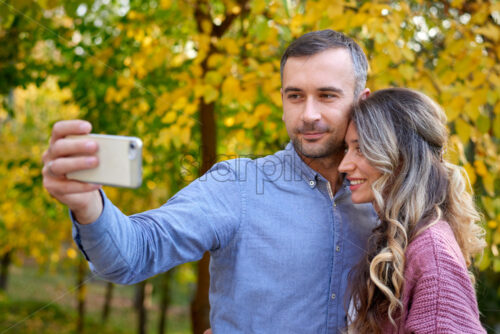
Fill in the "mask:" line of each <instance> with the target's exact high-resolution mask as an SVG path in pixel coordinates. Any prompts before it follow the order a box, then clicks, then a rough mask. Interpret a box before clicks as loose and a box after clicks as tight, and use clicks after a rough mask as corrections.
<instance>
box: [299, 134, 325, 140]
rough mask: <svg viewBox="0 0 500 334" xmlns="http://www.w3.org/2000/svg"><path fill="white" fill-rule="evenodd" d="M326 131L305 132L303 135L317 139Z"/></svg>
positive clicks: (307, 138)
mask: <svg viewBox="0 0 500 334" xmlns="http://www.w3.org/2000/svg"><path fill="white" fill-rule="evenodd" d="M324 134H325V133H324V132H303V133H302V137H303V138H304V139H306V140H316V139H319V138H321V137H323V136H324Z"/></svg>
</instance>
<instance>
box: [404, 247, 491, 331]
mask: <svg viewBox="0 0 500 334" xmlns="http://www.w3.org/2000/svg"><path fill="white" fill-rule="evenodd" d="M436 248H437V251H436ZM434 256H435V258H434V261H432V262H433V263H432V265H430V266H427V267H425V264H424V268H421V269H422V272H421V275H419V276H413V277H407V279H409V280H416V282H414V281H413V282H409V284H412V285H414V288H413V291H412V292H411V295H412V297H411V298H410V300H409V307H408V314H407V318H406V321H405V324H406V326H405V327H406V328H405V331H404V332H405V333H416V334H420V333H457V334H458V333H471V334H472V333H486V331H485V330H484V328H483V327H482V326H481V323H480V321H479V311H478V306H477V301H476V296H475V292H474V287H473V285H472V283H471V280H470V278H469V275H468V272H467V269H466V268H465V266H464V265H463V264H461V263H460V261H457V259H456V257H455V256H454V255H453V254H451V253H450V252H446V251H439V245H434ZM425 262H426V263H429V262H428V261H425ZM421 263H422V262H421Z"/></svg>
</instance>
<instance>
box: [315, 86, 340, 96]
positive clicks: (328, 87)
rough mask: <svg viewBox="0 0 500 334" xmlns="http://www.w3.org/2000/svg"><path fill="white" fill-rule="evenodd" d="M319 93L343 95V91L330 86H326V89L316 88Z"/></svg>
mask: <svg viewBox="0 0 500 334" xmlns="http://www.w3.org/2000/svg"><path fill="white" fill-rule="evenodd" d="M318 90H319V91H320V92H335V93H338V94H340V95H344V90H342V89H340V88H337V87H332V86H327V87H320V88H318Z"/></svg>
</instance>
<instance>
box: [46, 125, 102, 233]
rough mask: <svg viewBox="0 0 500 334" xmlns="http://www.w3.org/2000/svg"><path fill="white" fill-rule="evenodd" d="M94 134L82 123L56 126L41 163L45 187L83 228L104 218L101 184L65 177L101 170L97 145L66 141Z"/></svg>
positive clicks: (90, 127) (85, 141) (87, 142)
mask: <svg viewBox="0 0 500 334" xmlns="http://www.w3.org/2000/svg"><path fill="white" fill-rule="evenodd" d="M91 130H92V125H91V124H90V123H89V122H86V121H82V120H69V121H60V122H57V123H56V124H54V127H53V129H52V136H51V138H50V144H49V148H48V149H47V151H45V152H44V154H43V157H42V160H43V163H44V167H43V169H42V175H43V185H44V187H45V188H46V189H47V191H48V192H49V193H50V194H51V195H52V196H53V197H54V198H55V199H57V200H58V201H59V202H61V203H63V204H65V205H67V206H68V207H69V208H70V210H71V211H72V212H73V214H74V216H75V219H76V220H77V221H78V222H79V223H80V224H90V223H92V222H94V221H95V220H96V219H97V218H99V216H100V215H101V212H102V208H103V204H102V199H101V195H100V194H99V192H98V189H99V188H100V187H101V186H100V185H98V184H92V183H85V182H80V181H76V180H71V179H68V178H67V177H66V174H68V173H71V172H75V171H80V170H85V169H92V168H95V167H97V166H98V164H99V161H98V158H97V155H96V154H97V151H98V149H99V148H98V145H97V143H96V142H94V141H92V140H85V139H83V140H77V139H70V138H67V137H68V136H71V135H86V134H89V133H90V131H91Z"/></svg>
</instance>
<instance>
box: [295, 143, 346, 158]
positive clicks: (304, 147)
mask: <svg viewBox="0 0 500 334" xmlns="http://www.w3.org/2000/svg"><path fill="white" fill-rule="evenodd" d="M293 146H294V147H295V150H296V151H297V153H299V154H300V155H302V156H304V157H306V158H309V159H321V158H326V157H331V156H332V155H335V154H336V153H338V152H342V150H343V148H342V147H340V146H339V147H336V146H335V145H327V144H325V143H307V142H306V143H304V142H303V141H300V140H294V141H293Z"/></svg>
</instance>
